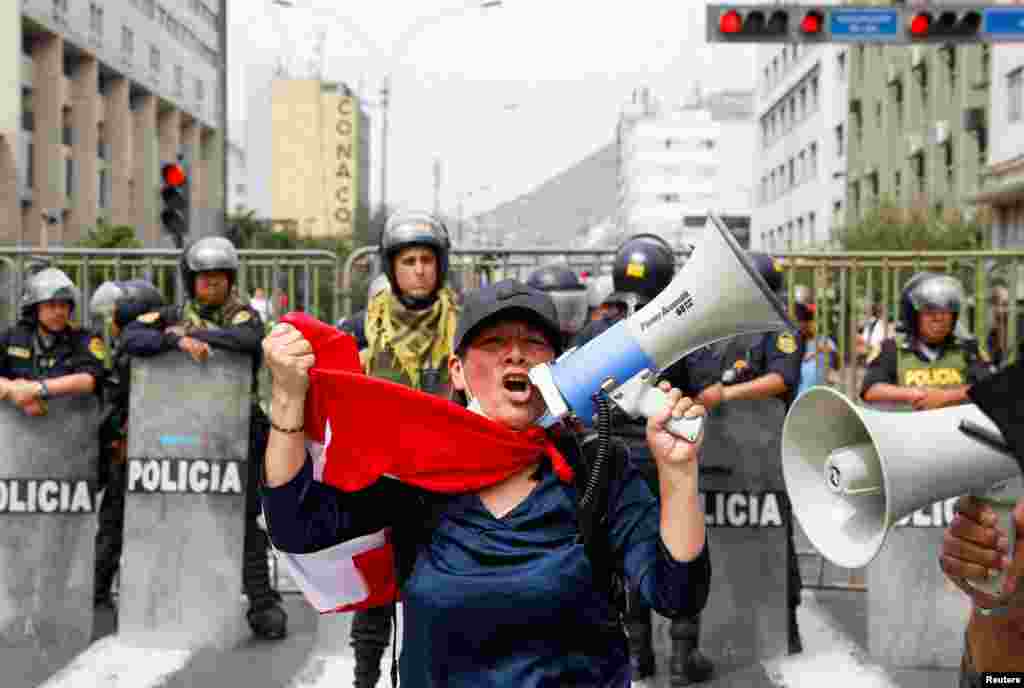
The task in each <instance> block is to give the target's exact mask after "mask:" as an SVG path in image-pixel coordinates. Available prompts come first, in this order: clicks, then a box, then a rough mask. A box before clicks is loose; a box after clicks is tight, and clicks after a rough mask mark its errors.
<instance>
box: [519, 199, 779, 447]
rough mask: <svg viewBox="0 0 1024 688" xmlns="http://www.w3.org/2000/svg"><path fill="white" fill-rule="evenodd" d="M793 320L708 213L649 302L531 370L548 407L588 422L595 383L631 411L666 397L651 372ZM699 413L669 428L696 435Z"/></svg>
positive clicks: (648, 409)
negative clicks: (685, 257)
mask: <svg viewBox="0 0 1024 688" xmlns="http://www.w3.org/2000/svg"><path fill="white" fill-rule="evenodd" d="M783 329H787V330H790V331H791V332H793V333H795V332H796V327H795V326H794V325H793V324H792V323H791V322H790V321H789V319H788V318H787V317H786V312H785V309H784V307H783V305H782V304H781V303H780V302H779V300H778V299H777V298H776V297H775V295H774V294H773V293H772V291H771V289H769V287H768V285H767V284H766V283H765V281H764V278H762V277H761V275H760V273H759V272H758V271H757V269H756V268H755V267H754V266H753V265H752V264H751V263H750V261H749V259H748V257H747V255H746V253H745V252H744V251H743V249H742V248H740V246H739V245H738V244H737V243H736V240H735V239H734V238H733V237H732V235H731V233H730V232H729V230H728V228H727V227H726V226H725V225H724V224H723V223H722V221H721V220H720V219H719V218H717V217H716V216H714V215H711V214H709V215H708V221H707V224H706V225H705V226H704V232H703V234H702V237H701V241H700V244H699V245H698V246H697V247H696V248H695V249H694V251H693V254H692V255H691V257H690V260H689V261H688V262H687V263H686V265H685V266H684V267H683V268H682V270H680V271H679V273H678V274H677V275H676V276H675V278H674V279H673V280H672V282H671V283H670V284H669V285H668V286H667V287H665V289H664V290H663V291H662V292H661V293H660V294H658V295H657V296H656V297H655V298H654V299H653V300H652V301H651V302H650V303H648V304H647V305H646V306H644V307H643V308H641V309H639V310H638V311H636V312H635V313H633V314H632V315H631V316H630V317H628V318H626V319H625V320H622V321H620V322H618V323H616V324H615V325H613V326H612V327H610V328H609V329H608V330H606V331H605V332H604V333H602V334H601V335H600V336H598V337H595V338H594V339H592V340H591V341H589V342H587V343H586V344H584V345H583V346H581V347H578V348H575V349H570V350H569V351H567V352H565V353H564V354H562V355H561V356H559V357H558V358H557V359H556V360H555V361H552V362H551V363H543V364H541V365H538V366H535V367H534V368H532V369H531V370H530V381H531V382H532V383H533V384H534V385H535V386H536V387H537V389H538V390H539V391H540V393H541V396H543V398H544V401H545V403H546V404H547V406H548V410H549V411H550V412H551V413H552V415H554V416H556V417H558V418H564V417H565V416H568V415H574V416H576V417H577V418H578V419H579V420H580V421H581V422H582V423H583V424H584V425H586V426H590V425H593V423H594V402H593V396H594V395H595V394H596V393H597V392H598V391H600V390H604V391H605V392H607V393H608V396H609V398H610V399H611V400H612V401H613V402H614V403H615V404H616V405H617V406H619V407H620V408H621V409H622V410H623V411H624V412H625V413H627V414H628V415H630V416H631V417H634V418H635V417H637V416H644V417H649V416H651V415H654V414H656V413H658V412H659V411H660V410H661V409H663V408H665V406H666V405H667V404H668V398H667V395H665V393H663V392H661V391H660V390H659V389H657V387H656V386H654V383H655V382H656V380H657V377H658V374H659V373H660V372H661V371H663V370H665V369H666V368H667V367H668V366H670V365H672V364H673V363H675V362H676V361H678V360H679V359H681V358H682V357H684V356H686V355H687V354H689V353H691V352H693V351H696V350H697V349H699V348H701V347H703V346H707V345H709V344H713V343H714V342H717V341H719V340H722V339H728V338H730V337H735V336H737V335H742V334H753V333H759V332H773V331H777V330H783ZM700 429H701V419H700V418H697V419H688V418H681V419H673V420H672V421H670V422H669V430H670V431H672V432H673V433H674V434H676V435H679V436H680V437H684V438H686V439H688V440H690V441H695V440H696V438H697V436H698V435H699V433H700Z"/></svg>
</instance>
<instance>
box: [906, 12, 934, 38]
mask: <svg viewBox="0 0 1024 688" xmlns="http://www.w3.org/2000/svg"><path fill="white" fill-rule="evenodd" d="M931 25H932V15H930V14H929V13H928V12H918V13H917V14H915V15H914V17H913V18H912V19H911V20H910V35H911V36H913V37H914V38H924V37H925V36H927V35H928V29H929V28H931Z"/></svg>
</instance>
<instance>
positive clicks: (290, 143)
mask: <svg viewBox="0 0 1024 688" xmlns="http://www.w3.org/2000/svg"><path fill="white" fill-rule="evenodd" d="M270 112H271V146H272V147H271V161H270V178H271V191H270V193H271V210H270V213H271V214H270V218H269V219H270V220H271V221H272V222H273V223H274V225H275V226H279V227H280V226H285V227H292V228H294V229H295V230H296V231H297V232H298V233H299V235H300V236H304V237H314V238H325V237H331V238H339V237H348V236H351V235H352V232H353V230H354V228H355V223H356V218H357V214H358V209H359V208H360V207H362V208H366V207H367V206H368V205H369V181H370V171H369V160H368V158H369V155H368V151H369V133H370V132H369V126H367V124H368V118H367V116H366V113H365V111H364V110H363V108H362V104H361V102H360V100H359V98H358V97H357V96H356V94H354V93H353V92H352V91H351V90H350V89H349V88H348V87H347V86H345V85H344V84H339V83H332V82H324V81H320V80H318V79H275V80H274V82H273V84H272V87H271V107H270Z"/></svg>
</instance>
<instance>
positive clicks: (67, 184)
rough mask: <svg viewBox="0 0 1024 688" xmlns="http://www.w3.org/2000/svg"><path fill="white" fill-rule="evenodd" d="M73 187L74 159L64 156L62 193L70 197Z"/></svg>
mask: <svg viewBox="0 0 1024 688" xmlns="http://www.w3.org/2000/svg"><path fill="white" fill-rule="evenodd" d="M74 189H75V161H74V160H72V159H71V158H64V195H65V196H67V197H68V198H70V197H71V196H72V195H73V194H74Z"/></svg>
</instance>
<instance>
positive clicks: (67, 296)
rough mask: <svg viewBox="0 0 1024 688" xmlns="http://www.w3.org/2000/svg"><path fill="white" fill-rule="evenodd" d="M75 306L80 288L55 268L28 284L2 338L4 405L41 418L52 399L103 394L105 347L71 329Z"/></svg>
mask: <svg viewBox="0 0 1024 688" xmlns="http://www.w3.org/2000/svg"><path fill="white" fill-rule="evenodd" d="M77 302H78V289H77V288H76V287H75V285H74V283H73V282H72V281H71V279H70V278H69V277H68V276H67V275H66V274H64V273H63V272H62V271H61V270H58V269H57V268H46V269H44V270H41V271H40V272H37V273H36V274H34V275H32V276H30V277H29V278H28V279H27V280H26V283H25V289H24V293H23V295H22V298H21V317H20V319H19V320H18V323H17V324H16V325H14V327H11V328H10V329H8V330H6V331H5V332H3V333H2V334H0V400H3V399H6V400H8V401H10V402H11V403H12V404H14V405H15V406H17V407H18V408H20V409H21V410H22V411H23V412H24V413H25V414H26V415H29V416H42V415H45V414H46V413H47V410H48V409H47V400H48V399H50V398H51V397H59V396H70V395H76V394H91V393H94V392H98V391H99V389H100V385H101V384H102V381H103V362H104V361H105V360H106V357H107V347H106V345H105V344H104V342H103V339H102V338H101V337H99V336H97V335H95V334H93V333H91V332H88V331H87V330H83V329H81V328H79V327H77V326H75V325H72V324H71V317H72V316H73V315H74V311H75V304H76V303H77Z"/></svg>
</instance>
